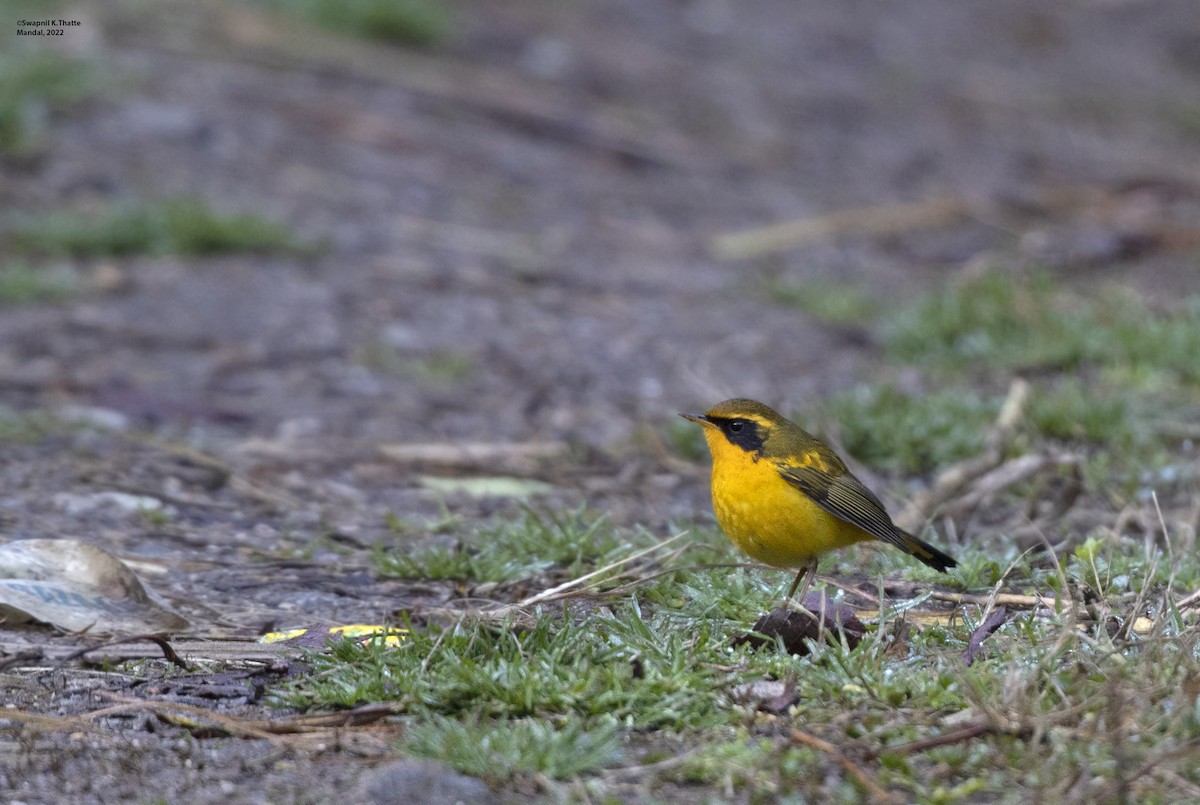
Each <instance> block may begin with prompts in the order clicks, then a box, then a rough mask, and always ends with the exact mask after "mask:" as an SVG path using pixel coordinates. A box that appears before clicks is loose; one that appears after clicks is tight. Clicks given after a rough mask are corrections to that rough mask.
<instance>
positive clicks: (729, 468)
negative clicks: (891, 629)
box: [706, 434, 871, 567]
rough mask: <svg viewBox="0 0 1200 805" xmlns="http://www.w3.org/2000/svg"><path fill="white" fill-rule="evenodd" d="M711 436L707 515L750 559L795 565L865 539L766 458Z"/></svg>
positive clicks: (865, 536)
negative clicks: (710, 513)
mask: <svg viewBox="0 0 1200 805" xmlns="http://www.w3.org/2000/svg"><path fill="white" fill-rule="evenodd" d="M706 435H707V434H706ZM715 435H716V436H717V438H716V439H712V438H710V439H709V446H710V448H712V453H713V472H712V498H713V511H714V512H715V513H716V515H717V522H718V523H719V524H720V526H721V530H723V531H724V532H725V534H726V536H728V537H729V539H730V540H732V542H733V544H734V545H737V546H738V547H739V548H741V549H742V550H743V551H745V552H746V553H748V554H750V556H752V557H754V558H755V559H757V560H758V561H760V562H765V563H767V564H768V565H773V566H775V567H799V566H801V565H804V564H805V563H806V562H807V561H808V560H809V559H810V558H811V557H813V556H815V555H817V554H821V553H825V552H826V551H832V550H835V549H837V548H844V547H845V546H847V545H850V544H853V543H855V542H859V541H861V540H864V539H871V536H870V535H869V534H867V533H866V532H864V531H862V530H861V529H859V528H858V527H856V526H853V525H851V524H849V523H846V522H844V521H842V520H839V519H838V518H837V517H834V516H833V515H832V514H829V513H828V512H827V511H825V510H824V509H822V508H821V507H820V506H818V505H817V504H816V503H814V502H813V501H812V500H811V499H809V498H808V497H807V496H806V495H805V494H804V493H803V492H801V491H800V490H798V489H796V488H795V487H794V486H792V485H791V484H789V483H788V482H787V481H785V480H784V479H783V477H782V476H780V474H779V471H778V470H777V469H776V468H775V466H774V465H773V464H772V463H771V461H770V460H768V459H763V458H759V459H758V460H755V457H754V455H753V454H751V453H748V452H747V451H745V450H742V449H741V448H738V447H736V446H734V445H731V444H729V442H728V441H726V440H725V438H724V437H722V436H720V434H715Z"/></svg>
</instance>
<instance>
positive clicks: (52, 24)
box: [17, 20, 81, 36]
mask: <svg viewBox="0 0 1200 805" xmlns="http://www.w3.org/2000/svg"><path fill="white" fill-rule="evenodd" d="M80 24H81V23H80V22H79V20H17V36H63V35H64V33H65V30H64V29H66V28H77V27H79V25H80Z"/></svg>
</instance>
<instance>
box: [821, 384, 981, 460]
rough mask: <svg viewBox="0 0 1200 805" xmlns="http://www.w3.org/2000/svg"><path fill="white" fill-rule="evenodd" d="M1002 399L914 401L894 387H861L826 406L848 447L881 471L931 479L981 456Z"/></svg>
mask: <svg viewBox="0 0 1200 805" xmlns="http://www.w3.org/2000/svg"><path fill="white" fill-rule="evenodd" d="M1000 402H1001V401H1000V400H999V399H997V398H995V397H986V398H985V397H982V396H980V395H978V394H975V393H972V392H965V391H961V390H951V391H940V392H933V393H931V394H926V395H922V396H920V397H914V396H911V395H909V394H905V393H904V392H902V391H899V390H898V389H896V388H894V387H892V386H886V385H884V386H871V385H863V386H859V387H857V388H855V389H853V390H851V391H850V392H848V393H845V394H842V395H840V396H838V397H835V398H834V399H833V400H832V401H830V402H829V403H828V404H827V405H826V409H827V412H828V415H829V416H830V417H831V418H832V419H833V420H834V421H835V422H836V423H837V426H838V434H839V436H840V438H841V442H842V444H843V446H844V447H845V448H846V451H847V452H848V453H850V455H852V456H854V457H855V458H856V459H857V460H859V461H862V462H863V463H865V464H868V465H870V466H871V467H874V468H876V469H879V470H886V471H889V472H896V473H901V474H907V475H912V474H927V473H930V472H933V471H935V470H936V469H938V468H940V467H944V466H946V465H947V464H950V463H953V462H955V461H959V460H961V459H964V458H966V457H968V456H973V455H976V454H978V453H979V452H980V450H982V449H983V446H984V437H985V435H986V432H987V427H988V426H989V425H990V424H991V423H992V422H993V421H994V420H995V418H996V412H997V411H998V410H999V408H1000Z"/></svg>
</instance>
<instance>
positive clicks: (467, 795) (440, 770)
mask: <svg viewBox="0 0 1200 805" xmlns="http://www.w3.org/2000/svg"><path fill="white" fill-rule="evenodd" d="M353 799H354V800H355V801H358V802H367V803H372V805H456V803H462V804H463V805H474V804H475V803H479V804H480V805H488V803H496V802H499V799H498V798H497V797H496V795H495V794H493V793H492V791H491V789H489V788H488V787H487V786H486V785H484V784H483V782H482V781H481V780H478V779H476V778H474V777H468V776H467V775H465V774H459V773H458V772H456V771H454V770H452V769H450V768H449V767H448V766H445V765H444V764H442V763H438V762H437V761H436V760H418V759H416V758H405V759H404V760H397V761H395V762H394V763H388V764H386V765H384V766H379V767H377V768H374V769H371V770H370V771H367V772H364V773H363V775H362V776H361V777H359V781H358V796H356V797H354V798H353Z"/></svg>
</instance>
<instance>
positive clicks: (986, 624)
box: [963, 607, 1008, 665]
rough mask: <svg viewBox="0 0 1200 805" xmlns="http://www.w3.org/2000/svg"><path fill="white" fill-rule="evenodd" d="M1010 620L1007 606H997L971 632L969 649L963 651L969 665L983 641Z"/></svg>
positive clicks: (973, 660)
mask: <svg viewBox="0 0 1200 805" xmlns="http://www.w3.org/2000/svg"><path fill="white" fill-rule="evenodd" d="M1007 620H1008V610H1007V609H1006V608H1005V607H996V608H995V609H993V610H992V611H991V612H989V613H988V616H987V617H986V618H984V619H983V623H981V624H979V626H977V627H976V628H975V631H973V632H971V639H970V641H969V642H968V643H967V650H966V651H964V652H963V662H964V663H966V664H967V665H970V664H971V663H973V662H975V657H976V655H978V654H979V651H980V650H981V649H982V648H983V641H984V640H987V638H988V636H989V635H990V634H991V633H992V632H994V631H996V630H997V629H999V628H1000V627H1001V626H1003V625H1004V622H1005V621H1007Z"/></svg>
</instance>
